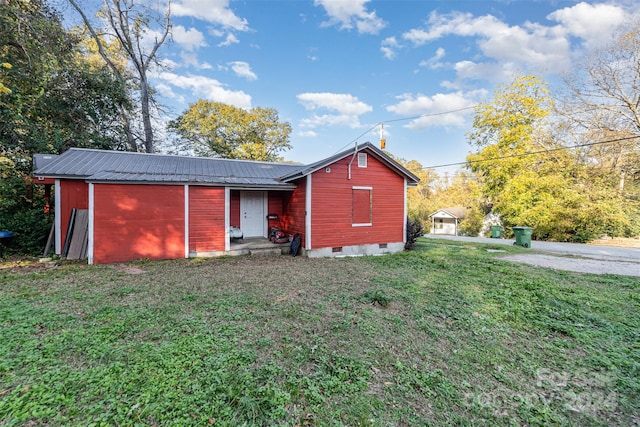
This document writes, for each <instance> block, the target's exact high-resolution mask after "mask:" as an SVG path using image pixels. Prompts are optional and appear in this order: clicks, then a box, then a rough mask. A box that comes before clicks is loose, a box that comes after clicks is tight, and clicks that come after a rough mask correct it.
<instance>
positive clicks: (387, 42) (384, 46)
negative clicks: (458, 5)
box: [380, 37, 400, 60]
mask: <svg viewBox="0 0 640 427" xmlns="http://www.w3.org/2000/svg"><path fill="white" fill-rule="evenodd" d="M399 47H400V44H399V43H398V40H397V39H396V38H395V37H387V38H386V39H384V40H382V43H380V52H382V54H383V55H384V57H385V58H387V59H389V60H391V59H394V58H395V57H396V51H395V50H396V49H397V48H399Z"/></svg>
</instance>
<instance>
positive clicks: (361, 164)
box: [358, 153, 367, 168]
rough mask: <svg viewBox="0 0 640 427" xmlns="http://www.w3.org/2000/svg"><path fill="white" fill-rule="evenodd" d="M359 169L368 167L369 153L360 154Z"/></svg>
mask: <svg viewBox="0 0 640 427" xmlns="http://www.w3.org/2000/svg"><path fill="white" fill-rule="evenodd" d="M358 167H359V168H366V167H367V153H358Z"/></svg>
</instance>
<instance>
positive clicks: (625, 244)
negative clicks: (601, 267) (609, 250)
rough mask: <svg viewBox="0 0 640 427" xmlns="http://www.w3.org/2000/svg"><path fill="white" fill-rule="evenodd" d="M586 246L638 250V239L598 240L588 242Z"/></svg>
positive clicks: (639, 239) (639, 241) (639, 240)
mask: <svg viewBox="0 0 640 427" xmlns="http://www.w3.org/2000/svg"><path fill="white" fill-rule="evenodd" d="M588 244H589V245H597V246H616V247H619V248H640V237H636V238H625V237H614V238H609V239H598V240H594V241H593V242H589V243H588Z"/></svg>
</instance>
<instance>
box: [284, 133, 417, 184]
mask: <svg viewBox="0 0 640 427" xmlns="http://www.w3.org/2000/svg"><path fill="white" fill-rule="evenodd" d="M360 152H367V153H369V154H371V155H372V156H374V157H375V158H377V159H378V160H380V161H381V162H382V163H383V164H385V165H386V166H387V167H388V168H389V169H391V170H393V171H394V172H396V173H397V174H398V175H401V176H403V177H404V178H406V179H407V184H408V185H410V186H415V185H417V184H418V182H419V181H420V178H418V177H417V176H415V175H414V174H413V173H411V172H410V171H409V170H408V169H407V168H405V167H404V166H402V165H401V164H400V163H398V162H396V161H395V160H393V159H392V158H391V157H389V156H388V155H386V154H385V153H384V151H382V150H380V149H378V148H377V147H376V146H375V145H373V144H371V143H370V142H365V143H364V144H362V145H358V146H356V147H355V149H353V148H351V149H348V150H345V151H342V152H340V153H337V154H334V155H333V156H331V157H327V158H326V159H323V160H320V161H318V162H315V163H311V164H310V165H307V166H303V167H300V168H299V169H298V170H295V171H292V172H291V173H289V174H287V175H284V176H282V177H281V178H280V179H281V180H282V181H284V182H291V181H294V180H296V179H299V178H302V177H303V176H307V175H310V174H312V173H313V172H315V171H317V170H319V169H323V168H325V167H327V166H329V165H332V164H333V163H335V162H337V161H339V160H342V159H344V158H345V157H352V156H355V154H356V153H360Z"/></svg>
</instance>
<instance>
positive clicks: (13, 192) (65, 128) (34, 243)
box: [0, 0, 126, 251]
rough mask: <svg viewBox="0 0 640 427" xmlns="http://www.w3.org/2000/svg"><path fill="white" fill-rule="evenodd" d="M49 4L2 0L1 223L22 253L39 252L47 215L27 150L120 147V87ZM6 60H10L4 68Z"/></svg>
mask: <svg viewBox="0 0 640 427" xmlns="http://www.w3.org/2000/svg"><path fill="white" fill-rule="evenodd" d="M77 43H78V40H77V39H76V38H75V37H73V35H72V34H69V33H67V32H66V31H65V30H64V28H63V27H62V25H61V23H60V20H59V18H58V16H57V14H56V13H55V11H53V10H52V9H50V8H49V7H47V6H46V5H45V4H43V3H41V2H39V1H37V0H36V1H33V0H29V1H27V0H7V1H4V2H0V63H1V64H3V67H2V68H0V81H1V82H2V85H3V87H5V90H3V91H2V93H0V175H1V178H2V179H1V180H0V228H3V229H10V230H12V231H14V232H17V238H16V239H15V245H16V247H17V248H18V249H19V250H21V251H33V250H35V249H36V248H39V249H41V248H42V246H43V243H44V242H43V240H44V239H46V237H47V231H48V222H49V221H50V218H48V217H46V216H45V215H43V214H42V207H43V205H44V201H43V198H42V194H41V192H42V188H41V186H33V185H32V183H31V178H30V177H31V173H32V170H31V168H32V166H31V165H32V155H33V154H34V153H52V154H58V153H61V152H63V151H65V150H66V149H68V148H70V147H77V146H82V147H98V148H109V149H111V148H118V147H119V144H120V143H121V141H123V140H124V138H123V129H122V127H121V126H120V123H119V122H118V115H117V114H116V113H114V112H115V111H117V108H118V106H119V105H121V104H122V103H123V102H126V96H125V92H124V88H123V87H122V86H121V85H119V84H118V82H117V81H114V79H113V78H112V76H111V74H110V73H108V72H106V71H105V70H101V69H98V70H96V69H90V68H89V67H88V66H87V65H86V63H84V62H83V61H82V57H81V56H79V55H78V51H77ZM4 64H10V65H9V66H7V65H4Z"/></svg>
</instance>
